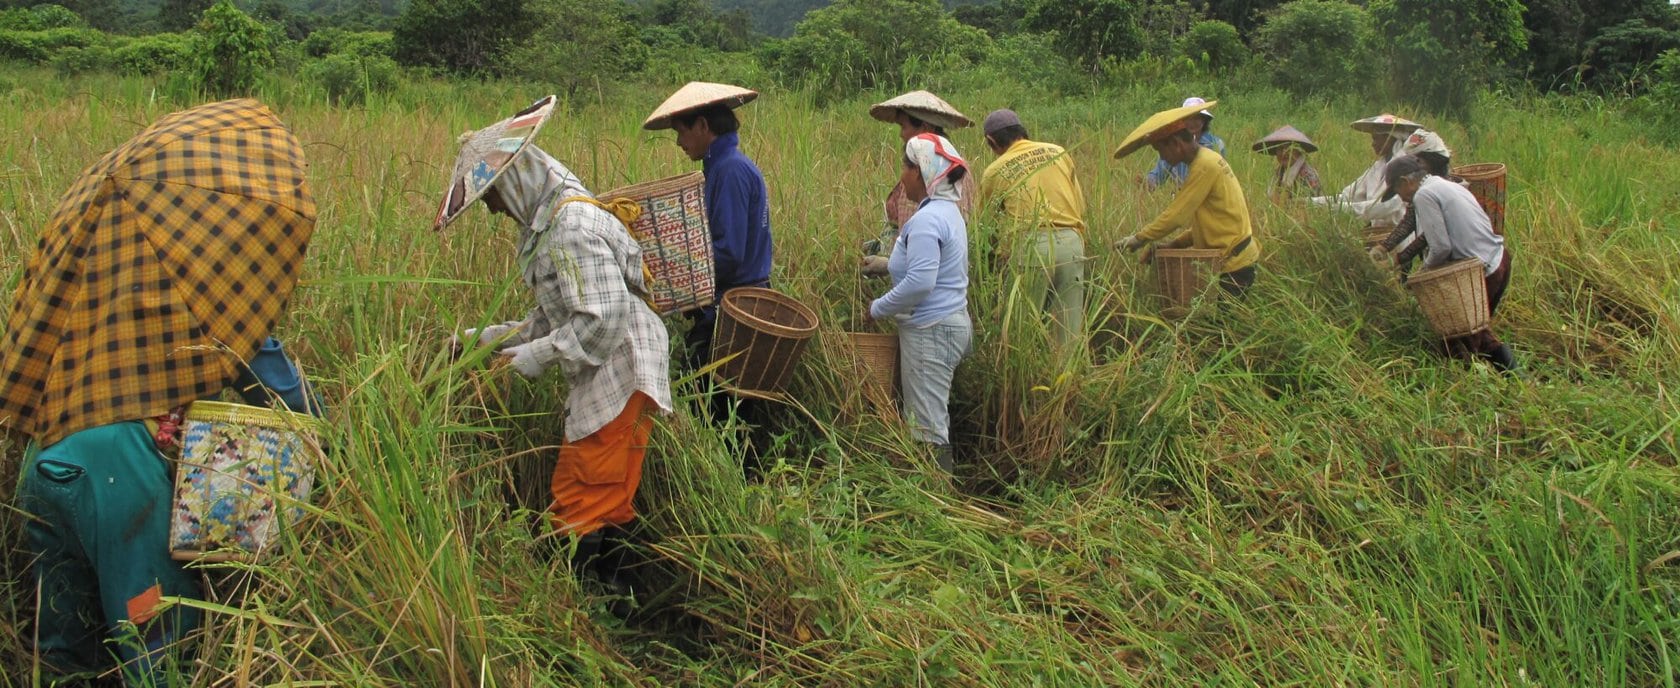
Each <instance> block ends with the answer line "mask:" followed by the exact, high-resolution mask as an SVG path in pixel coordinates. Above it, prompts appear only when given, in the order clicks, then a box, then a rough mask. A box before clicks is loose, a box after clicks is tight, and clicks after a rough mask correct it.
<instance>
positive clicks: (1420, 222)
mask: <svg viewBox="0 0 1680 688" xmlns="http://www.w3.org/2000/svg"><path fill="white" fill-rule="evenodd" d="M1384 175H1385V176H1386V177H1387V179H1388V188H1387V189H1386V190H1385V191H1383V194H1382V198H1383V199H1384V200H1387V199H1389V198H1393V197H1399V198H1400V200H1401V201H1402V202H1404V203H1406V204H1407V205H1408V206H1410V208H1411V212H1412V213H1413V214H1414V215H1416V217H1417V228H1418V234H1419V235H1420V236H1421V237H1422V238H1423V240H1424V241H1427V242H1428V247H1429V248H1428V249H1427V250H1426V252H1425V253H1424V257H1423V268H1424V269H1426V270H1427V269H1430V268H1436V267H1441V266H1443V265H1446V264H1448V263H1451V262H1454V261H1458V260H1464V259H1466V258H1475V259H1477V260H1479V261H1481V263H1482V275H1483V278H1484V279H1485V280H1486V284H1487V300H1488V315H1489V316H1490V317H1491V316H1492V315H1493V314H1494V312H1495V311H1497V310H1498V308H1499V302H1500V301H1501V300H1502V299H1504V297H1505V287H1506V285H1507V284H1509V283H1510V279H1511V252H1510V250H1509V249H1508V248H1507V247H1506V246H1505V239H1504V238H1503V237H1500V236H1499V235H1496V234H1494V233H1493V223H1492V222H1491V221H1489V220H1488V216H1487V213H1486V212H1485V211H1483V210H1482V205H1481V204H1480V203H1477V202H1476V197H1475V196H1474V195H1472V194H1471V193H1470V191H1469V189H1466V188H1464V187H1463V186H1460V185H1458V184H1454V183H1453V182H1451V181H1448V180H1446V179H1443V178H1441V177H1437V176H1435V175H1432V174H1430V173H1429V168H1428V166H1427V164H1426V163H1424V161H1423V160H1421V159H1419V158H1418V157H1417V156H1415V155H1403V156H1400V157H1398V158H1395V159H1394V160H1392V161H1390V162H1389V163H1388V169H1387V170H1386V171H1385V172H1384ZM1447 351H1448V352H1449V353H1452V354H1455V355H1464V356H1469V355H1474V356H1479V357H1481V358H1482V359H1484V360H1486V361H1488V362H1489V363H1491V364H1493V366H1494V367H1495V368H1497V369H1499V370H1501V371H1504V372H1510V371H1512V370H1513V369H1514V368H1515V367H1516V359H1515V356H1514V355H1513V354H1512V353H1511V347H1510V346H1508V345H1506V344H1504V343H1503V342H1500V341H1499V339H1498V338H1497V337H1495V336H1494V335H1493V330H1492V328H1491V327H1490V328H1486V329H1483V330H1482V331H1480V332H1477V333H1475V334H1472V335H1467V336H1464V337H1457V338H1454V339H1451V340H1448V342H1447Z"/></svg>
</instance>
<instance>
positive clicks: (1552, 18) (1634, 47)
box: [1523, 0, 1680, 90]
mask: <svg viewBox="0 0 1680 688" xmlns="http://www.w3.org/2000/svg"><path fill="white" fill-rule="evenodd" d="M1527 6H1528V12H1527V13H1526V14H1525V15H1524V16H1523V26H1524V28H1526V29H1527V31H1528V36H1529V40H1528V51H1527V52H1526V53H1525V54H1524V63H1525V66H1526V68H1527V71H1528V75H1529V78H1530V79H1531V80H1532V81H1533V82H1534V83H1535V84H1536V85H1538V86H1539V87H1541V88H1544V89H1548V90H1550V89H1557V88H1570V87H1575V86H1586V85H1615V84H1616V82H1619V81H1621V80H1624V79H1626V78H1627V77H1628V76H1629V75H1631V74H1632V73H1634V72H1636V71H1638V70H1639V69H1640V68H1641V67H1642V66H1644V65H1646V64H1649V63H1650V62H1652V61H1654V60H1655V59H1656V55H1657V54H1659V53H1661V52H1662V50H1664V49H1665V47H1673V46H1674V45H1675V43H1674V42H1673V41H1675V40H1676V38H1675V34H1676V32H1677V30H1680V15H1677V13H1676V10H1675V9H1674V7H1673V6H1672V5H1670V4H1669V3H1668V0H1529V2H1528V3H1527Z"/></svg>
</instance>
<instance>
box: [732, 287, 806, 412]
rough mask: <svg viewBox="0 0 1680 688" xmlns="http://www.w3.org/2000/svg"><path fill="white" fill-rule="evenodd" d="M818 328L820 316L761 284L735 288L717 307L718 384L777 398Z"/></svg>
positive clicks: (743, 391) (738, 391)
mask: <svg viewBox="0 0 1680 688" xmlns="http://www.w3.org/2000/svg"><path fill="white" fill-rule="evenodd" d="M816 331H817V314H816V313H815V312H813V311H812V310H811V309H809V308H806V307H805V305H804V304H802V303H800V302H798V301H795V300H793V298H792V297H789V296H787V295H785V294H782V293H780V292H776V291H772V290H769V289H760V288H757V287H743V288H741V289H732V290H730V291H729V293H727V294H724V295H723V306H722V307H721V308H719V309H718V319H717V333H716V335H715V336H714V337H713V338H712V360H714V361H721V360H723V359H725V358H727V357H729V356H731V355H735V354H739V355H735V356H734V358H731V359H729V360H728V361H726V362H725V363H724V364H723V365H722V366H720V367H719V368H718V369H717V373H716V374H717V376H718V380H719V382H721V383H722V385H723V386H724V387H725V388H728V389H730V390H732V391H734V392H736V393H737V394H740V395H742V396H749V397H767V398H777V397H778V396H780V394H781V392H782V390H783V389H785V388H786V387H787V384H788V382H789V381H791V380H792V379H793V373H794V370H795V369H797V368H798V364H799V358H800V357H801V356H803V355H805V345H806V344H807V343H809V341H810V339H811V335H813V334H815V333H816Z"/></svg>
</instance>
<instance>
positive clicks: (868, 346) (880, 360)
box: [846, 332, 898, 408]
mask: <svg viewBox="0 0 1680 688" xmlns="http://www.w3.org/2000/svg"><path fill="white" fill-rule="evenodd" d="M846 345H847V348H848V351H847V352H846V354H847V356H848V363H849V364H850V367H851V378H850V379H851V381H852V383H853V384H854V385H855V386H856V389H858V391H859V392H861V393H862V395H863V397H864V398H865V399H867V400H868V401H869V402H870V403H871V404H874V405H875V406H876V407H877V408H891V407H892V406H893V405H894V402H895V401H896V400H897V399H898V394H897V393H896V392H897V390H898V335H895V334H882V333H880V332H847V333H846Z"/></svg>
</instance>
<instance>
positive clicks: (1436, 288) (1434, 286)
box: [1406, 258, 1488, 339]
mask: <svg viewBox="0 0 1680 688" xmlns="http://www.w3.org/2000/svg"><path fill="white" fill-rule="evenodd" d="M1483 274H1484V272H1483V267H1482V261H1480V260H1477V259H1475V258H1465V259H1464V260H1459V261H1454V262H1451V263H1448V264H1446V265H1443V266H1441V267H1438V268H1431V269H1429V270H1424V271H1422V272H1418V273H1416V274H1414V275H1412V277H1411V279H1408V280H1406V288H1408V289H1410V290H1412V295H1413V296H1416V297H1417V300H1418V305H1419V306H1422V307H1423V316H1424V317H1425V318H1427V319H1428V320H1429V326H1430V327H1431V328H1434V330H1435V333H1436V334H1439V335H1441V336H1442V337H1446V338H1449V339H1450V338H1452V337H1462V336H1464V335H1467V334H1473V333H1475V332H1478V331H1480V330H1482V329H1483V328H1486V327H1487V325H1488V300H1487V279H1486V278H1485V277H1484V276H1483Z"/></svg>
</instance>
